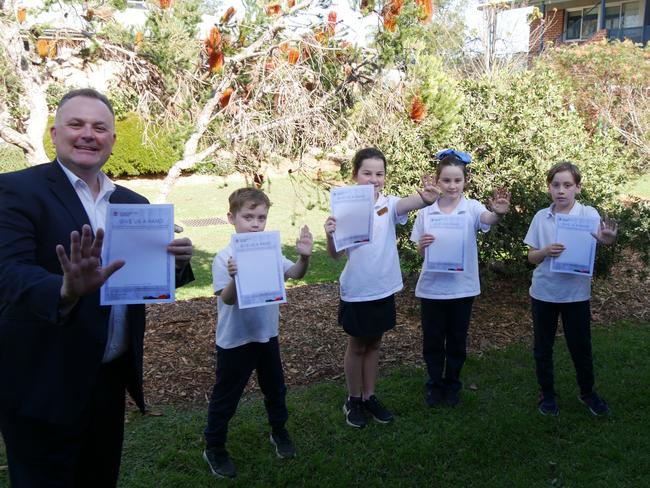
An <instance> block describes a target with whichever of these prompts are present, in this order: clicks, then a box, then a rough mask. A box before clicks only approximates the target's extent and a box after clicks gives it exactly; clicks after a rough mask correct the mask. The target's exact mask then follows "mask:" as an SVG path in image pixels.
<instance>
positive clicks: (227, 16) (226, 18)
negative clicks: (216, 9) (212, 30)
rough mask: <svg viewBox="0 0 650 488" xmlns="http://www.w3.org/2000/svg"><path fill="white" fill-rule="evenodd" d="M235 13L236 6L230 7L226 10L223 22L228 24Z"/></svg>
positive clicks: (222, 18)
mask: <svg viewBox="0 0 650 488" xmlns="http://www.w3.org/2000/svg"><path fill="white" fill-rule="evenodd" d="M233 15H235V7H228V10H226V13H225V14H223V16H222V17H221V23H222V24H227V23H228V21H230V19H232V16H233Z"/></svg>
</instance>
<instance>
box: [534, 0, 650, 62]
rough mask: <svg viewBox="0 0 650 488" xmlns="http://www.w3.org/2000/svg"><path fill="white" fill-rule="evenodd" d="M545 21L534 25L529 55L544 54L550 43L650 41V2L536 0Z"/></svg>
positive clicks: (642, 0) (637, 0)
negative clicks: (614, 40) (611, 40)
mask: <svg viewBox="0 0 650 488" xmlns="http://www.w3.org/2000/svg"><path fill="white" fill-rule="evenodd" d="M528 5H529V6H533V7H537V8H538V9H539V12H540V13H541V19H543V20H544V21H543V22H542V21H541V19H536V20H533V21H532V22H531V23H530V33H529V53H530V54H537V53H540V52H541V51H542V50H543V49H544V47H545V46H546V45H548V44H549V43H553V44H557V43H572V42H587V41H595V40H598V39H603V38H609V39H620V40H623V39H630V40H632V41H634V42H637V43H643V44H646V43H647V42H648V40H649V39H650V0H633V1H626V0H622V1H613V0H599V1H596V3H594V0H532V1H529V3H528Z"/></svg>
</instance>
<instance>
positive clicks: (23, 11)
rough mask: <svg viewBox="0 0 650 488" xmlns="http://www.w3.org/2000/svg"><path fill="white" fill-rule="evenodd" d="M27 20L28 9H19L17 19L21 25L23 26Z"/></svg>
mask: <svg viewBox="0 0 650 488" xmlns="http://www.w3.org/2000/svg"><path fill="white" fill-rule="evenodd" d="M26 18H27V9H26V8H25V7H18V10H17V11H16V19H17V20H18V23H19V24H22V23H23V22H25V19H26Z"/></svg>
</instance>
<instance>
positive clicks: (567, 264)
mask: <svg viewBox="0 0 650 488" xmlns="http://www.w3.org/2000/svg"><path fill="white" fill-rule="evenodd" d="M597 229H598V219H594V218H586V217H577V216H574V215H564V214H556V215H555V242H559V243H560V244H564V251H562V254H560V255H559V256H558V257H556V258H551V271H552V272H555V273H569V274H576V275H580V276H592V275H593V273H594V259H595V257H596V239H594V237H593V236H592V235H591V233H592V232H596V230H597Z"/></svg>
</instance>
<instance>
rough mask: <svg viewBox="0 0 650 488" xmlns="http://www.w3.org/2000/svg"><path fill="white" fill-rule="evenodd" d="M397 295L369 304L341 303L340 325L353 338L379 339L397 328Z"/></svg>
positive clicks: (372, 301)
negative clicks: (378, 337)
mask: <svg viewBox="0 0 650 488" xmlns="http://www.w3.org/2000/svg"><path fill="white" fill-rule="evenodd" d="M396 320H397V315H396V312H395V295H390V296H388V297H386V298H380V299H379V300H371V301H368V302H345V301H343V300H341V301H340V302H339V324H341V326H342V327H343V330H344V331H345V332H347V333H348V334H349V335H351V336H352V337H377V336H380V335H382V334H383V333H384V332H386V331H389V330H391V329H392V328H394V327H395V322H396Z"/></svg>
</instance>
